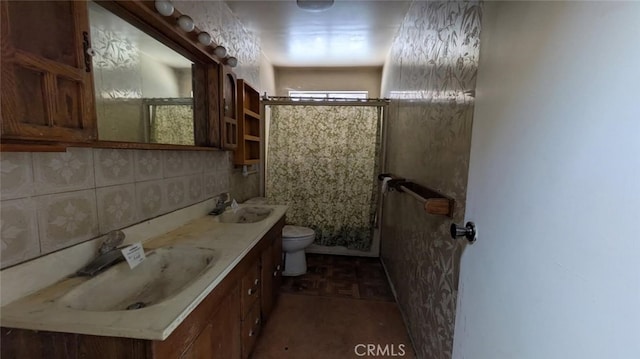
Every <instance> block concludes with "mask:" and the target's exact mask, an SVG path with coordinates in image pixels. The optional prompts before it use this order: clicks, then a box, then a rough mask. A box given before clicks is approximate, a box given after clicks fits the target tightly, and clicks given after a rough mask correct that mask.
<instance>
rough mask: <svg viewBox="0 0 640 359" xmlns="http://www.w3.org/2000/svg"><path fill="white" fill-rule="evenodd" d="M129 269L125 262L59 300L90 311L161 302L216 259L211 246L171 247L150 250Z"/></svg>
mask: <svg viewBox="0 0 640 359" xmlns="http://www.w3.org/2000/svg"><path fill="white" fill-rule="evenodd" d="M146 256H147V258H146V259H145V260H144V261H143V262H142V263H140V264H139V265H138V266H137V267H135V268H133V269H130V268H129V265H128V264H127V263H126V262H122V263H120V264H118V265H115V266H113V267H111V268H109V269H108V270H106V271H105V272H103V273H101V274H99V275H98V276H96V277H93V278H91V279H89V280H87V281H86V282H84V283H82V284H80V285H78V286H77V287H75V288H73V289H72V290H71V291H69V292H68V293H67V294H65V295H64V296H63V297H62V298H60V303H61V304H62V305H65V306H66V307H68V308H72V309H77V310H89V311H114V310H131V309H140V308H144V307H148V306H151V305H154V304H158V303H160V302H162V301H164V300H166V299H168V298H170V297H171V296H173V295H175V294H177V293H179V292H180V291H181V290H182V289H184V288H185V287H187V286H188V285H189V284H190V283H192V282H193V281H195V280H196V279H197V278H198V277H199V276H200V275H201V274H202V273H204V272H205V270H206V269H208V268H209V267H210V266H211V265H213V263H214V261H215V259H216V252H215V251H214V250H212V249H207V248H199V247H191V246H168V247H162V248H158V249H154V250H151V251H149V252H147V253H146Z"/></svg>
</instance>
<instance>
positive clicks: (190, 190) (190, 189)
mask: <svg viewBox="0 0 640 359" xmlns="http://www.w3.org/2000/svg"><path fill="white" fill-rule="evenodd" d="M203 199H204V188H203V183H202V175H195V176H189V177H187V200H188V201H189V204H193V203H196V202H200V201H202V200H203Z"/></svg>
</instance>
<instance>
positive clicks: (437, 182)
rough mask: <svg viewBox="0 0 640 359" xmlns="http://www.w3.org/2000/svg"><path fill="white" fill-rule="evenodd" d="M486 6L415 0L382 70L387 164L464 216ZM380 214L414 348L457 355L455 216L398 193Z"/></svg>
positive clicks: (388, 262) (438, 358) (427, 354)
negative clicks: (448, 200) (435, 212)
mask: <svg viewBox="0 0 640 359" xmlns="http://www.w3.org/2000/svg"><path fill="white" fill-rule="evenodd" d="M481 13H482V3H480V2H458V1H450V2H449V1H430V2H426V1H415V2H413V3H412V5H411V7H410V9H409V12H408V13H407V15H406V17H405V19H404V21H403V23H402V25H401V27H400V29H399V31H398V34H397V35H396V38H395V40H394V42H393V44H392V48H391V51H390V54H389V61H388V62H387V63H386V64H385V71H384V78H383V84H384V89H383V90H382V94H383V96H385V97H390V98H391V99H392V102H391V105H390V106H389V112H388V113H389V126H388V133H387V138H388V142H387V170H388V171H389V172H391V173H394V174H396V175H399V176H402V177H406V178H412V179H413V180H414V181H416V182H418V183H420V184H423V185H426V186H429V187H432V188H435V189H437V190H439V191H441V192H444V193H445V194H447V195H450V196H452V197H453V198H455V199H456V209H455V215H454V218H453V221H455V222H462V221H463V219H464V202H465V195H466V180H467V171H468V164H469V150H470V144H471V124H472V120H473V97H471V96H470V95H469V94H472V93H474V91H475V79H476V73H477V64H478V53H479V35H480V20H481ZM382 221H383V223H382V242H381V244H382V248H381V254H382V258H383V260H384V263H385V266H386V268H387V270H388V272H389V277H390V279H391V281H392V282H393V284H394V286H395V289H396V293H397V296H398V304H399V305H400V307H401V308H402V311H403V312H404V313H405V315H406V319H407V327H408V329H409V332H410V334H411V337H412V340H413V342H414V344H415V349H416V352H417V354H418V357H420V358H432V359H445V358H446V359H448V358H451V354H452V348H453V329H454V323H455V307H456V297H457V286H458V272H459V266H460V256H461V253H462V246H463V244H462V243H461V242H455V241H452V240H450V238H449V234H448V226H449V225H450V224H451V222H452V220H451V219H448V218H446V217H440V216H430V215H425V214H424V211H423V210H422V207H421V206H420V204H419V203H418V202H417V201H415V200H414V199H413V198H411V197H409V196H406V195H402V194H401V193H398V192H392V193H390V194H388V195H387V196H386V198H385V204H384V215H383V218H382Z"/></svg>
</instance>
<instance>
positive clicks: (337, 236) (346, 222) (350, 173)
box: [266, 105, 380, 250]
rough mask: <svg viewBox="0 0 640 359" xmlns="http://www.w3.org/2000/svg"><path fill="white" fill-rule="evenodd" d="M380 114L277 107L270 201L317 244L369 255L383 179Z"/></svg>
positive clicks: (332, 108) (271, 136) (367, 110)
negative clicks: (312, 232)
mask: <svg viewBox="0 0 640 359" xmlns="http://www.w3.org/2000/svg"><path fill="white" fill-rule="evenodd" d="M379 117H380V116H379V113H378V108H376V107H369V106H296V105H293V106H289V105H286V106H285V105H282V106H273V108H272V117H271V127H270V132H269V144H268V146H269V148H268V157H267V173H266V176H267V178H266V193H267V198H268V199H269V200H270V201H271V202H274V203H283V204H288V205H289V206H291V208H290V209H289V211H288V212H287V220H288V221H289V223H291V224H295V225H300V226H306V227H310V228H313V229H314V230H315V231H316V243H317V244H321V245H327V246H335V245H340V246H345V247H348V248H351V249H361V250H368V249H369V247H370V245H371V235H372V225H371V224H372V220H373V216H374V213H375V201H376V190H375V189H376V188H377V187H376V174H377V172H378V149H379V140H378V138H379V127H380V126H379V123H380V118H379Z"/></svg>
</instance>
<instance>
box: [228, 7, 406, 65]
mask: <svg viewBox="0 0 640 359" xmlns="http://www.w3.org/2000/svg"><path fill="white" fill-rule="evenodd" d="M226 3H227V5H229V7H230V8H231V10H232V11H233V12H234V14H235V15H236V16H238V18H240V20H241V21H242V23H243V24H244V26H245V27H246V28H247V29H248V30H250V31H251V32H253V33H254V34H256V35H257V36H259V37H260V40H261V47H262V51H263V52H264V54H265V55H266V56H267V57H268V58H269V60H270V61H271V63H272V64H273V65H274V66H277V67H351V66H382V65H383V64H384V61H385V59H386V56H387V54H388V53H389V48H390V47H391V43H392V41H393V38H394V36H395V34H396V32H397V30H398V28H399V27H400V24H401V23H402V20H403V18H404V16H405V14H406V12H407V9H408V8H409V4H410V1H403V0H396V1H377V0H368V1H358V0H336V1H335V4H334V5H333V6H332V7H331V8H329V9H328V10H325V11H322V12H309V11H305V10H302V9H300V8H298V7H297V5H296V1H295V0H275V1H274V0H263V1H245V0H227V1H226Z"/></svg>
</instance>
